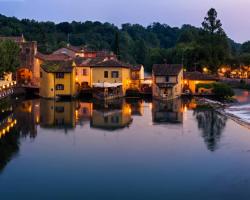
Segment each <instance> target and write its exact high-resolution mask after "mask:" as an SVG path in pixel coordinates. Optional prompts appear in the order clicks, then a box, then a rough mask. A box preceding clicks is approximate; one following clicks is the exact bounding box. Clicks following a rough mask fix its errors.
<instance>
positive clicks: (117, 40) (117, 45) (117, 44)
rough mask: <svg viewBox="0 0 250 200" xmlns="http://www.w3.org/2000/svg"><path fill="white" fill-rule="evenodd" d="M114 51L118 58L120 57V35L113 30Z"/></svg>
mask: <svg viewBox="0 0 250 200" xmlns="http://www.w3.org/2000/svg"><path fill="white" fill-rule="evenodd" d="M114 53H115V55H116V56H117V58H118V59H120V57H121V54H120V37H119V32H118V31H117V32H115V44H114Z"/></svg>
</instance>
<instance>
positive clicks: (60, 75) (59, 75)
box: [56, 73, 64, 78]
mask: <svg viewBox="0 0 250 200" xmlns="http://www.w3.org/2000/svg"><path fill="white" fill-rule="evenodd" d="M56 78H64V73H56Z"/></svg>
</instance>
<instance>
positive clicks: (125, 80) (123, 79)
mask: <svg viewBox="0 0 250 200" xmlns="http://www.w3.org/2000/svg"><path fill="white" fill-rule="evenodd" d="M104 71H108V74H109V76H108V78H104ZM112 71H118V72H119V77H118V78H112V77H111V72H112ZM103 82H107V83H122V90H123V94H125V92H126V90H127V89H128V88H129V85H130V69H128V68H122V67H94V68H92V84H93V83H103ZM92 84H91V86H92Z"/></svg>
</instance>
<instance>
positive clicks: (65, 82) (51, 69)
mask: <svg viewBox="0 0 250 200" xmlns="http://www.w3.org/2000/svg"><path fill="white" fill-rule="evenodd" d="M75 74H76V71H75V64H74V62H72V61H60V62H59V61H50V62H45V63H43V64H42V65H41V71H40V83H41V87H40V96H41V97H44V98H57V97H75V96H76V95H77V87H76V83H75Z"/></svg>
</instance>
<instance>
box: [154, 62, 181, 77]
mask: <svg viewBox="0 0 250 200" xmlns="http://www.w3.org/2000/svg"><path fill="white" fill-rule="evenodd" d="M181 70H182V65H179V64H154V65H153V73H154V75H156V76H165V75H178V74H179V73H180V71H181Z"/></svg>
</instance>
